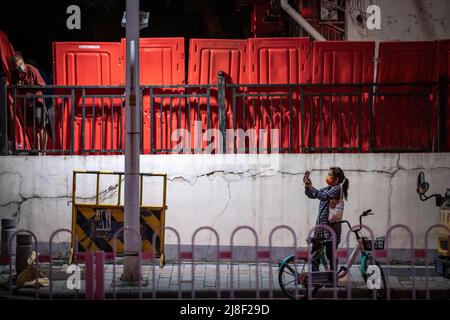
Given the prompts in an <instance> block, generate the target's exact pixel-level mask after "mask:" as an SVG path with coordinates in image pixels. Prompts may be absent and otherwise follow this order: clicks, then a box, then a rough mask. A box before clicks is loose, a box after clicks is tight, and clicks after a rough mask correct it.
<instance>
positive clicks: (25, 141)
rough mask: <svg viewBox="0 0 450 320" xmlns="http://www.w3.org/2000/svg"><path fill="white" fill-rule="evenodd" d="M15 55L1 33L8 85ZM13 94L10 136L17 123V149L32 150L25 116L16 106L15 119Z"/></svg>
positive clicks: (1, 57) (0, 52)
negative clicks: (11, 61)
mask: <svg viewBox="0 0 450 320" xmlns="http://www.w3.org/2000/svg"><path fill="white" fill-rule="evenodd" d="M14 54H15V51H14V47H13V45H12V44H11V43H10V42H9V39H8V36H7V35H6V33H4V32H2V31H0V60H1V64H2V67H3V71H4V73H5V75H6V81H7V83H8V84H10V83H11V69H10V59H11V57H12V56H13V55H14ZM11 94H12V92H8V109H9V124H10V130H9V133H8V134H9V136H10V137H12V135H13V123H14V122H16V130H15V140H16V141H15V147H16V150H28V149H30V148H31V145H30V143H29V137H28V135H27V134H26V133H25V134H24V132H26V131H24V129H23V128H22V125H23V123H25V122H24V121H23V115H22V110H20V108H19V107H17V106H16V112H15V114H16V117H15V119H13V115H14V112H13V100H12V96H11Z"/></svg>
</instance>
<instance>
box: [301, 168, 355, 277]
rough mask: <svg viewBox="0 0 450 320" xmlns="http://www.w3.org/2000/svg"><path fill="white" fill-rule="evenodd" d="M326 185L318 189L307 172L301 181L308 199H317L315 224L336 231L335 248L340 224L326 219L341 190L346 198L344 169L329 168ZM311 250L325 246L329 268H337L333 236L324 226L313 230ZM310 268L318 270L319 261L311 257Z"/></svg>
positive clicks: (340, 227) (338, 239)
mask: <svg viewBox="0 0 450 320" xmlns="http://www.w3.org/2000/svg"><path fill="white" fill-rule="evenodd" d="M325 181H326V183H327V184H328V186H327V187H324V188H322V189H320V190H318V189H316V188H314V187H313V185H312V182H311V179H310V178H309V172H306V173H305V176H304V178H303V182H304V183H305V194H306V196H307V197H308V198H310V199H319V200H320V205H319V214H318V216H317V220H316V226H317V225H319V224H321V225H328V226H330V227H331V228H333V230H334V232H335V233H336V247H335V248H334V249H335V250H336V249H337V247H338V245H339V242H340V241H341V230H342V225H341V224H332V223H330V222H329V221H328V216H329V214H330V205H331V206H333V205H335V204H336V202H338V201H339V199H340V197H341V192H343V196H344V199H345V200H347V196H348V188H349V181H348V179H347V178H346V177H345V175H344V171H343V170H342V169H341V168H338V167H332V168H330V171H329V172H328V175H327V177H326V178H325ZM312 242H313V243H312V251H311V255H313V254H314V252H316V251H317V250H319V249H321V247H325V253H326V256H327V259H328V261H331V270H337V259H336V261H335V263H333V251H332V249H333V237H332V235H331V233H330V232H329V231H328V230H326V229H324V228H317V229H316V230H315V231H314V236H313V239H312ZM311 263H312V269H313V271H318V270H319V265H320V261H316V260H315V259H313V261H312V262H311Z"/></svg>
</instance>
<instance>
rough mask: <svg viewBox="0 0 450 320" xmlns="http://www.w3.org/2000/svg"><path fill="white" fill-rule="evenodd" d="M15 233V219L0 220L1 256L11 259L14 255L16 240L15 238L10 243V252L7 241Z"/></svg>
mask: <svg viewBox="0 0 450 320" xmlns="http://www.w3.org/2000/svg"><path fill="white" fill-rule="evenodd" d="M14 232H16V219H2V232H1V239H2V244H1V254H2V255H3V256H8V257H11V256H13V255H14V254H15V253H16V240H15V237H14V239H13V241H12V246H11V251H12V252H9V240H10V239H11V236H12V235H13V234H14Z"/></svg>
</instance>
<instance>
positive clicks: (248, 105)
mask: <svg viewBox="0 0 450 320" xmlns="http://www.w3.org/2000/svg"><path fill="white" fill-rule="evenodd" d="M248 41H249V50H250V53H249V60H250V62H249V67H250V74H249V80H250V83H251V84H296V83H309V82H310V81H311V75H310V73H311V72H310V71H311V70H310V64H311V57H310V56H311V55H310V47H311V44H310V41H309V38H254V39H249V40H248ZM252 91H255V93H269V94H274V95H275V96H274V97H276V95H277V94H280V97H276V99H275V100H276V101H275V102H276V103H275V105H276V106H275V107H274V106H273V105H274V102H273V101H270V103H268V101H267V100H268V99H266V98H262V99H259V98H254V99H253V98H252V99H251V101H250V100H247V101H242V105H241V104H239V103H238V109H237V110H238V111H237V118H238V120H237V124H238V128H243V129H244V130H246V129H248V128H254V129H255V131H256V132H255V133H256V135H257V136H258V137H259V136H260V134H261V133H260V129H264V130H265V131H266V133H267V134H268V137H274V136H278V137H279V141H278V143H276V144H277V145H278V146H279V147H280V148H282V149H284V150H287V149H288V148H289V147H290V146H291V143H290V132H289V129H290V126H291V117H290V112H291V108H292V113H293V116H292V117H293V119H292V126H293V128H292V130H293V136H292V138H293V141H292V146H293V149H292V151H293V152H299V151H300V101H299V96H298V93H297V92H295V91H294V92H292V94H291V98H290V99H291V100H290V99H289V98H288V97H285V96H282V95H283V94H287V93H288V90H287V89H286V88H282V87H281V86H280V87H279V88H278V87H277V88H273V87H272V88H270V89H268V88H261V89H260V90H254V89H252ZM244 108H245V111H244V110H243V109H244ZM244 112H245V119H243V113H244ZM273 130H278V134H276V133H274V132H275V131H273ZM261 143H264V145H268V144H271V141H269V140H267V141H264V142H262V141H258V144H261Z"/></svg>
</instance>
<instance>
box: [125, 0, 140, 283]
mask: <svg viewBox="0 0 450 320" xmlns="http://www.w3.org/2000/svg"><path fill="white" fill-rule="evenodd" d="M126 1H127V5H126V37H127V41H126V113H125V117H126V124H125V128H126V137H125V213H124V214H125V224H124V225H125V226H127V227H129V228H131V229H133V230H136V231H137V232H138V233H139V234H140V221H139V216H140V212H139V211H140V210H139V180H140V179H139V176H140V175H139V173H140V170H139V155H140V150H141V148H140V126H139V118H140V117H139V108H140V102H141V101H140V99H139V86H140V85H139V19H140V17H139V0H126ZM124 241H125V251H124V268H123V274H122V280H123V281H139V279H140V277H141V273H140V268H139V261H138V252H139V251H140V250H141V241H140V237H139V239H138V237H137V236H136V233H135V232H133V231H130V230H124Z"/></svg>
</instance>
